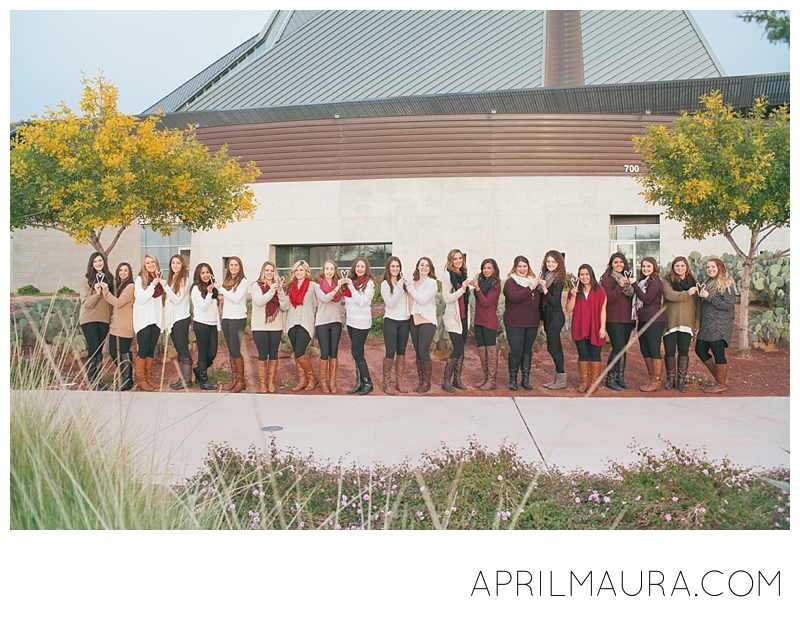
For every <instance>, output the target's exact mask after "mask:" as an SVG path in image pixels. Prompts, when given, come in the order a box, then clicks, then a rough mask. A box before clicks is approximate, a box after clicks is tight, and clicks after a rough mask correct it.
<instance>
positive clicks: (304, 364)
mask: <svg viewBox="0 0 800 620" xmlns="http://www.w3.org/2000/svg"><path fill="white" fill-rule="evenodd" d="M300 367H301V368H302V369H303V371H305V373H306V386H305V391H306V392H310V391H311V390H313V389H314V388H315V387H317V377H316V375H315V374H314V367H313V366H312V365H311V358H310V357H308V353H306V354H305V355H301V356H300Z"/></svg>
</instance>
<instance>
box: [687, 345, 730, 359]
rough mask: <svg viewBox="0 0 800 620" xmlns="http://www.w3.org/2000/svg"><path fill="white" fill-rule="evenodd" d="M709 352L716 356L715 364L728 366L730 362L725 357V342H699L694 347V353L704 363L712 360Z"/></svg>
mask: <svg viewBox="0 0 800 620" xmlns="http://www.w3.org/2000/svg"><path fill="white" fill-rule="evenodd" d="M709 351H711V353H713V354H714V363H715V364H727V363H728V360H727V358H726V357H725V341H724V340H712V341H711V342H709V341H708V340H698V341H697V344H695V345H694V352H695V353H697V357H699V358H700V359H701V360H702V361H703V363H705V362H707V361H708V360H710V359H711V355H710V354H709Z"/></svg>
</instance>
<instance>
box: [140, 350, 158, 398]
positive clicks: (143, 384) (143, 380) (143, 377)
mask: <svg viewBox="0 0 800 620" xmlns="http://www.w3.org/2000/svg"><path fill="white" fill-rule="evenodd" d="M145 361H146V360H143V359H142V358H141V357H139V356H138V355H137V356H136V386H137V387H138V388H139V389H140V390H142V392H152V391H153V390H155V388H154V387H153V386H152V385H150V382H149V381H148V380H147V369H146V368H145Z"/></svg>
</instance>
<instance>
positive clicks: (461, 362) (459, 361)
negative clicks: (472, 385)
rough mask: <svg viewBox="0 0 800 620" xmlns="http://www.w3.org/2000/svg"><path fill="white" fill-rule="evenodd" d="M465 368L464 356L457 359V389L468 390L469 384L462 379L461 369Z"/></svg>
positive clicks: (454, 383) (455, 378)
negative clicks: (465, 383)
mask: <svg viewBox="0 0 800 620" xmlns="http://www.w3.org/2000/svg"><path fill="white" fill-rule="evenodd" d="M463 369H464V356H463V355H462V356H461V357H459V358H458V359H457V360H456V367H455V370H453V382H452V383H453V387H454V388H456V389H457V390H466V389H467V386H466V385H464V383H463V382H462V381H461V371H462V370H463Z"/></svg>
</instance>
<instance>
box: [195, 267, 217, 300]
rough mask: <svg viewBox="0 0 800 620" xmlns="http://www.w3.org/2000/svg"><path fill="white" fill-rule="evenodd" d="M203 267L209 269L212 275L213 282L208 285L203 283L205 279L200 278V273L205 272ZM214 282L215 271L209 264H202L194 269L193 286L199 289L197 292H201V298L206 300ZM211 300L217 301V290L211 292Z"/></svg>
mask: <svg viewBox="0 0 800 620" xmlns="http://www.w3.org/2000/svg"><path fill="white" fill-rule="evenodd" d="M203 267H206V268H207V269H208V273H210V274H211V280H210V281H209V282H208V283H206V282H203V279H202V278H201V277H200V272H201V271H202V270H203ZM213 281H214V270H213V269H212V268H211V265H209V264H208V263H200V264H199V265H197V267H195V268H194V282H193V284H194V285H195V286H196V287H197V290H198V291H200V296H201V297H202V298H203V299H205V298H206V295H207V294H208V285H209V284H211V282H213ZM211 298H212V299H217V289H214V290H213V291H211Z"/></svg>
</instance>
